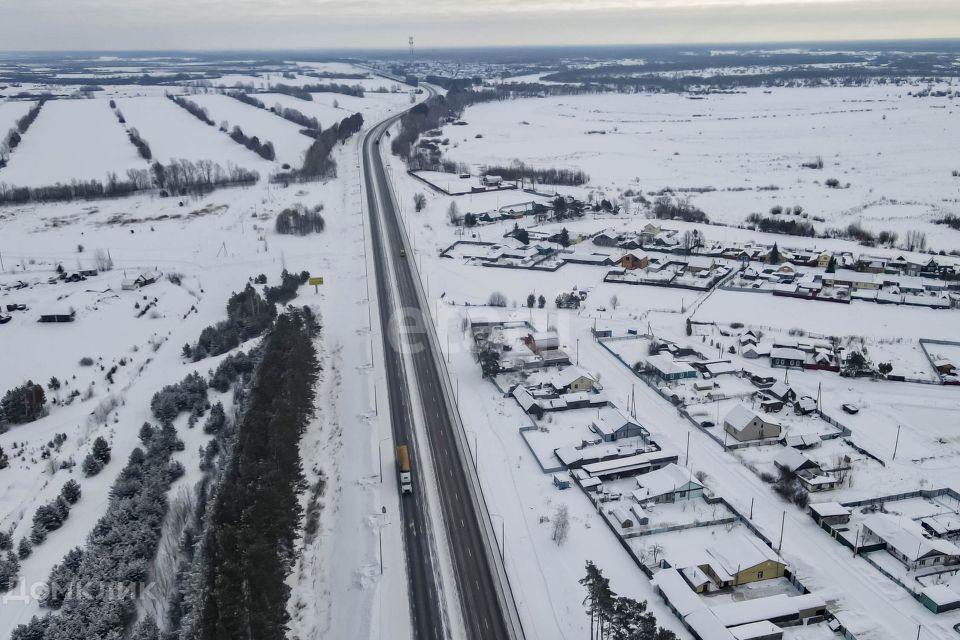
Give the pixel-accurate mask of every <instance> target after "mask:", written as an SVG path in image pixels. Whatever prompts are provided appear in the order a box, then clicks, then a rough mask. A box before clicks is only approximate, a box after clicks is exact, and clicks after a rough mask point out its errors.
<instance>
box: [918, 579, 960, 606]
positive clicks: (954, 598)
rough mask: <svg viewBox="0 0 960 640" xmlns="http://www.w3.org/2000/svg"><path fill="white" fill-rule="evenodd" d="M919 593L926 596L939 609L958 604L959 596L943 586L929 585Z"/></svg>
mask: <svg viewBox="0 0 960 640" xmlns="http://www.w3.org/2000/svg"><path fill="white" fill-rule="evenodd" d="M920 593H922V594H923V595H925V596H927V597H928V598H929V599H930V601H931V602H933V603H934V604H936V605H937V606H940V607H945V606H948V605H951V604H956V603H957V602H960V594H958V593H957V592H956V591H954V590H953V589H951V588H950V587H948V586H947V585H945V584H934V585H931V586H929V587H927V588H925V589H923V590H922V591H921V592H920Z"/></svg>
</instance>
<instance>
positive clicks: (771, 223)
mask: <svg viewBox="0 0 960 640" xmlns="http://www.w3.org/2000/svg"><path fill="white" fill-rule="evenodd" d="M747 224H749V225H752V226H753V227H754V228H755V229H756V230H757V231H762V232H763V233H778V234H783V235H791V236H805V237H808V238H812V237H814V236H816V235H817V231H816V229H814V228H813V225H812V224H810V223H809V222H806V221H805V220H789V219H785V218H768V217H765V216H762V215H760V214H759V213H751V214H750V215H749V216H747Z"/></svg>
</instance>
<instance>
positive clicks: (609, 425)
mask: <svg viewBox="0 0 960 640" xmlns="http://www.w3.org/2000/svg"><path fill="white" fill-rule="evenodd" d="M627 425H638V426H639V423H638V422H636V421H635V420H633V419H632V418H630V417H628V416H627V415H625V414H624V413H623V412H622V411H620V409H617V408H616V407H606V408H604V409H601V410H600V412H599V415H598V416H597V417H596V418H595V419H594V421H593V429H594V431H596V432H597V433H599V434H600V435H604V436H607V435H613V434H615V433H616V432H617V431H619V430H620V429H622V428H623V427H625V426H627Z"/></svg>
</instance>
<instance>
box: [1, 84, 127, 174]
mask: <svg viewBox="0 0 960 640" xmlns="http://www.w3.org/2000/svg"><path fill="white" fill-rule="evenodd" d="M145 168H146V161H145V160H143V159H142V158H140V156H139V155H137V149H136V147H134V146H133V145H132V144H131V143H130V141H129V140H128V139H127V134H126V131H124V128H123V125H122V124H120V122H119V121H118V120H117V117H116V116H115V115H114V113H113V111H112V110H111V109H110V105H109V104H108V101H107V100H101V99H94V100H50V101H48V102H47V103H46V104H44V106H43V109H41V110H40V115H39V116H38V117H37V120H36V122H34V123H33V125H31V127H30V130H29V131H27V133H25V134H24V135H23V140H22V142H21V143H20V146H19V147H17V149H16V150H15V152H14V153H13V154H11V156H10V163H9V164H8V165H7V167H6V168H4V169H3V170H0V181H2V182H6V183H7V184H8V185H17V186H21V187H30V186H45V185H52V184H55V183H57V182H63V183H69V182H70V181H71V180H101V181H106V179H107V174H108V173H116V174H117V175H118V176H120V177H121V178H123V177H124V176H125V174H126V171H127V169H145Z"/></svg>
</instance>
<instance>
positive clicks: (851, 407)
mask: <svg viewBox="0 0 960 640" xmlns="http://www.w3.org/2000/svg"><path fill="white" fill-rule="evenodd" d="M842 408H843V410H844V411H846V412H847V413H849V414H850V415H854V414H857V413H860V407H858V406H857V405H855V404H850V403H849V402H848V403H846V404H844V405H843V407H842Z"/></svg>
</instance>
